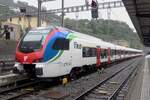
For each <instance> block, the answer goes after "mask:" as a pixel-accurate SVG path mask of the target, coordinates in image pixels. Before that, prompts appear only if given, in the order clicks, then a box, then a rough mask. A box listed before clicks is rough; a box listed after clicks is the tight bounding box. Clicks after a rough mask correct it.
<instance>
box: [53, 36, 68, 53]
mask: <svg viewBox="0 0 150 100" xmlns="http://www.w3.org/2000/svg"><path fill="white" fill-rule="evenodd" d="M52 48H53V49H54V50H69V40H68V39H65V38H57V39H56V40H55V42H54V44H53V46H52Z"/></svg>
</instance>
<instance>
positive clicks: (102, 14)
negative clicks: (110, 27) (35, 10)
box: [14, 0, 135, 31]
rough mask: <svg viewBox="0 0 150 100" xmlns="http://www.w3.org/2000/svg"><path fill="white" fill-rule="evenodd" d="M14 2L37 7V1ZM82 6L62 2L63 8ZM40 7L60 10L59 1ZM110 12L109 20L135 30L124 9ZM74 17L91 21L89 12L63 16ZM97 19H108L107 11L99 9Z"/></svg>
mask: <svg viewBox="0 0 150 100" xmlns="http://www.w3.org/2000/svg"><path fill="white" fill-rule="evenodd" d="M14 1H15V2H17V1H24V2H28V4H29V5H33V6H36V7H37V0H14ZM88 1H89V2H91V1H92V0H88ZM97 1H98V3H102V2H109V1H118V0H97ZM84 4H85V0H64V6H65V7H70V6H77V5H84ZM42 6H44V7H46V8H47V10H49V9H57V8H61V0H55V1H49V2H44V3H42ZM110 12H111V14H110V19H112V20H119V21H123V22H125V23H127V24H128V25H129V26H130V28H132V29H133V30H134V31H135V28H134V26H133V24H132V22H131V20H130V18H129V16H128V13H127V11H126V9H125V8H124V7H121V8H112V9H111V10H110ZM76 15H78V19H91V12H90V11H86V12H79V14H75V13H69V14H66V15H65V18H72V19H76ZM99 18H103V19H108V16H107V9H105V10H102V9H99Z"/></svg>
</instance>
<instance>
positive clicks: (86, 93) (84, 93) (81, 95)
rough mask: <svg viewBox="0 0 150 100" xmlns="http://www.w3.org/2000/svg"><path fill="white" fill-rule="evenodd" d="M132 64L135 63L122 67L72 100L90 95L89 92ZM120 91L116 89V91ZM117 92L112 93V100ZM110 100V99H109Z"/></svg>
mask: <svg viewBox="0 0 150 100" xmlns="http://www.w3.org/2000/svg"><path fill="white" fill-rule="evenodd" d="M133 63H135V61H133V62H132V63H130V64H128V65H126V66H125V67H123V68H122V69H120V70H119V71H117V72H116V73H114V74H112V75H110V76H109V77H107V78H105V79H104V80H103V81H100V82H99V83H98V84H96V85H94V86H93V87H91V88H89V89H88V90H87V91H85V92H83V93H82V94H80V95H79V96H78V97H76V98H75V99H74V100H82V99H83V98H84V97H85V96H86V95H88V94H90V92H91V91H93V90H94V89H96V88H97V87H99V86H101V85H103V84H104V83H106V82H107V81H108V80H110V79H112V78H113V77H114V76H116V75H118V74H119V73H120V72H122V71H123V70H125V69H127V68H128V67H129V66H130V65H132V64H133ZM120 89H121V86H120V88H119V89H118V91H119V90H120ZM118 91H116V92H115V93H114V95H112V96H111V97H112V98H114V97H115V95H116V94H117V93H118ZM110 100H112V99H110Z"/></svg>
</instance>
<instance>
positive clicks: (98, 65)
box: [96, 47, 101, 68]
mask: <svg viewBox="0 0 150 100" xmlns="http://www.w3.org/2000/svg"><path fill="white" fill-rule="evenodd" d="M96 54H97V57H96V66H97V68H99V67H100V65H101V59H100V58H101V57H100V55H101V48H100V47H97V49H96Z"/></svg>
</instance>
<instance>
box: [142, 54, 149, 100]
mask: <svg viewBox="0 0 150 100" xmlns="http://www.w3.org/2000/svg"><path fill="white" fill-rule="evenodd" d="M141 100H150V55H148V56H146V57H145V66H144V70H143V83H142V90H141Z"/></svg>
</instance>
